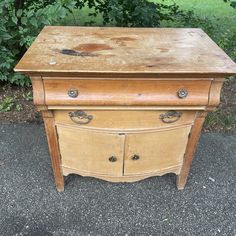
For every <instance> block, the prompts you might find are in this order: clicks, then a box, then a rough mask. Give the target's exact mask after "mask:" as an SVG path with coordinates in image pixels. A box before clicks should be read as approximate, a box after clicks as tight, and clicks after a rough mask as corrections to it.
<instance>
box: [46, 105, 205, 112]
mask: <svg viewBox="0 0 236 236" xmlns="http://www.w3.org/2000/svg"><path fill="white" fill-rule="evenodd" d="M48 109H50V110H104V111H106V110H109V111H110V110H111V111H112V110H114V111H115V110H121V111H122V110H124V111H125V110H130V111H133V110H135V111H136V110H137V111H162V110H170V109H171V110H187V111H192V110H194V111H195V110H196V111H199V110H203V111H205V110H206V106H66V105H65V106H48Z"/></svg>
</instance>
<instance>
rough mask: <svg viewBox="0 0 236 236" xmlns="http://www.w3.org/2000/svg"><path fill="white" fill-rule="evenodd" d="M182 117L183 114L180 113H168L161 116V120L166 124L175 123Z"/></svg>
mask: <svg viewBox="0 0 236 236" xmlns="http://www.w3.org/2000/svg"><path fill="white" fill-rule="evenodd" d="M181 116H182V112H179V111H173V110H171V111H167V112H166V113H164V114H160V119H161V120H162V122H164V123H174V122H176V121H177V120H179V118H180V117H181Z"/></svg>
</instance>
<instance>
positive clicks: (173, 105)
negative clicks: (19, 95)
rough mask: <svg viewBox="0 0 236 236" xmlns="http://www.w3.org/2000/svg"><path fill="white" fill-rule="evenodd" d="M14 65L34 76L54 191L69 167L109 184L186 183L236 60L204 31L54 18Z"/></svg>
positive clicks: (61, 184)
mask: <svg viewBox="0 0 236 236" xmlns="http://www.w3.org/2000/svg"><path fill="white" fill-rule="evenodd" d="M15 71H19V72H22V73H24V74H26V75H29V76H30V78H31V80H32V84H33V92H34V103H35V105H36V106H37V109H38V110H39V111H41V113H42V116H43V119H44V124H45V128H46V133H47V138H48V145H49V150H50V155H51V161H52V167H53V171H54V175H55V182H56V187H57V190H58V191H63V189H64V178H63V176H67V175H68V174H71V173H76V174H79V175H82V176H93V177H96V178H100V179H103V180H107V181H112V182H133V181H138V180H142V179H145V178H147V177H151V176H161V175H163V174H166V173H175V174H176V175H177V188H178V189H184V186H185V184H186V179H187V176H188V173H189V169H190V165H191V162H192V158H193V154H194V151H195V148H196V145H197V142H198V138H199V136H200V132H201V128H202V125H203V122H204V119H205V116H206V114H207V111H210V110H213V109H215V107H216V106H217V105H218V104H219V101H220V90H221V87H222V83H223V81H224V77H226V76H229V75H233V74H236V65H235V63H234V62H233V61H232V60H231V59H230V58H229V57H228V56H227V55H226V54H225V53H224V52H223V51H222V50H221V49H220V48H219V47H218V46H217V45H216V44H215V43H214V42H213V41H212V40H211V39H210V38H209V37H208V36H207V35H206V34H205V33H204V32H203V31H202V30H201V29H156V28H148V29H147V28H96V27H52V26H51V27H45V28H44V29H43V30H42V32H41V33H40V34H39V36H38V37H37V38H36V40H35V41H34V43H33V44H32V46H31V47H30V48H29V50H28V51H27V52H26V54H25V55H24V57H23V58H22V59H21V61H20V62H19V63H18V65H17V66H16V68H15ZM206 158H207V157H206ZM157 181H158V179H157Z"/></svg>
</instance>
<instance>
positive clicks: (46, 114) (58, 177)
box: [42, 111, 64, 192]
mask: <svg viewBox="0 0 236 236" xmlns="http://www.w3.org/2000/svg"><path fill="white" fill-rule="evenodd" d="M42 116H43V121H44V125H45V130H46V134H47V140H48V147H49V152H50V156H51V162H52V169H53V173H54V178H55V183H56V188H57V190H58V191H59V192H61V191H63V190H64V179H63V175H62V170H61V156H60V151H59V146H58V140H57V131H56V127H55V123H54V118H53V114H52V111H42Z"/></svg>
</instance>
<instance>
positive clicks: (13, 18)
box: [11, 15, 18, 24]
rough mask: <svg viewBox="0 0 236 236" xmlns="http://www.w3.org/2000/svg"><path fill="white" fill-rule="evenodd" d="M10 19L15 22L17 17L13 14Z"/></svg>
mask: <svg viewBox="0 0 236 236" xmlns="http://www.w3.org/2000/svg"><path fill="white" fill-rule="evenodd" d="M11 20H12V21H13V22H14V23H15V24H17V21H18V19H17V17H16V16H15V15H14V16H12V17H11Z"/></svg>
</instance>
